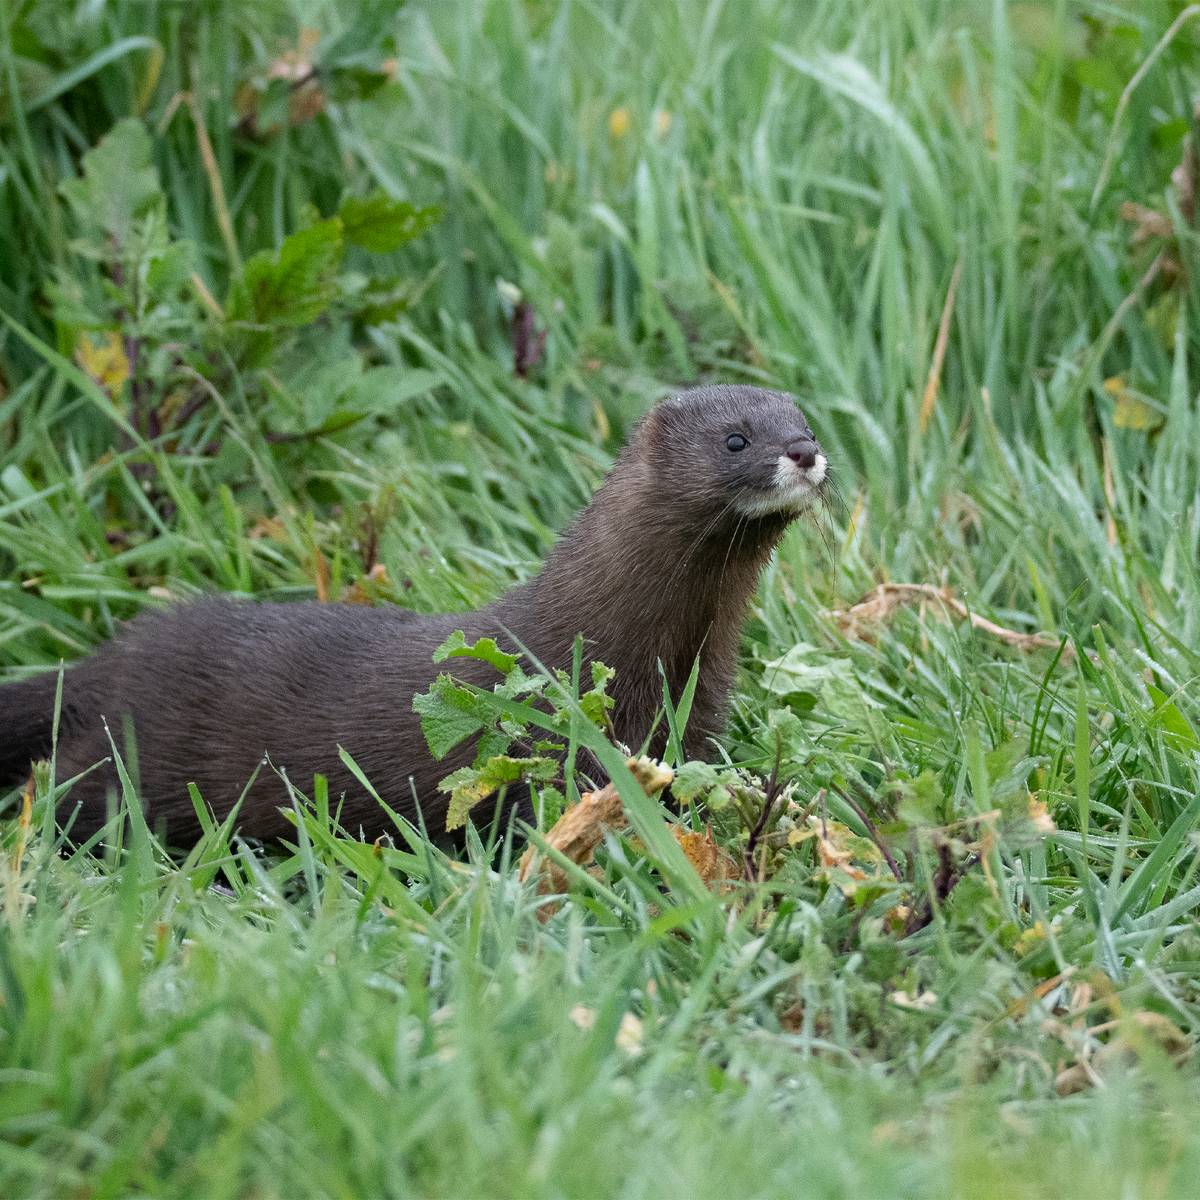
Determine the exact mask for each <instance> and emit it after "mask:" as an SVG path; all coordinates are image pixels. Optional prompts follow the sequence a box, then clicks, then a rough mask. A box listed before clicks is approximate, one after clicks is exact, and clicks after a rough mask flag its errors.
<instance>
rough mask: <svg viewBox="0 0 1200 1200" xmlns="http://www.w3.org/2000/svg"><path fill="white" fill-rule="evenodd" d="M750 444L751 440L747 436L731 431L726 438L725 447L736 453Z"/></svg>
mask: <svg viewBox="0 0 1200 1200" xmlns="http://www.w3.org/2000/svg"><path fill="white" fill-rule="evenodd" d="M748 445H750V442H749V441H748V440H747V439H746V438H744V437H742V435H741V434H740V433H731V434H730V435H729V436H728V437H727V438H726V439H725V448H726V449H727V450H732V451H733V452H734V453H735V454H736V453H737V452H738V451H739V450H745V448H746V447H747V446H748Z"/></svg>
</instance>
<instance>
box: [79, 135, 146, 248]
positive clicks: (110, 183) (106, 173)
mask: <svg viewBox="0 0 1200 1200" xmlns="http://www.w3.org/2000/svg"><path fill="white" fill-rule="evenodd" d="M152 153H153V144H152V143H151V141H150V135H149V134H148V133H147V132H146V127H145V126H144V125H143V124H142V123H141V121H139V120H137V119H136V118H134V117H126V118H125V120H123V121H118V122H117V124H116V125H114V126H113V127H112V129H110V130H109V131H108V133H106V134H105V135H104V137H102V138H101V139H100V141H99V142H98V143H97V144H96V145H95V146H94V147H92V149H91V150H89V151H88V152H87V153H86V154H85V155H84V156H83V174H82V176H81V177H79V178H78V179H68V180H67V181H65V182H64V183H63V184H62V185H61V186H60V189H59V190H60V191H61V192H62V194H63V196H65V197H66V200H67V203H68V204H69V205H70V206H71V208H72V209H73V210H74V213H75V217H76V219H77V220H78V221H79V224H80V226H81V228H82V229H84V230H85V231H86V232H88V233H91V234H93V235H100V236H102V237H104V238H107V239H111V241H113V242H115V243H116V245H117V246H118V247H121V246H124V245H125V243H126V242H128V241H129V238H130V235H131V234H132V233H133V227H134V223H135V222H136V221H137V220H138V219H139V218H141V217H144V216H145V215H146V214H147V213H148V212H149V211H150V210H151V209H152V208H153V207H154V205H155V204H157V203H159V202H160V200H161V198H162V190H161V188H160V187H159V183H158V172H157V171H156V170H155V169H154V165H153V162H152ZM108 252H109V253H111V247H109V248H108Z"/></svg>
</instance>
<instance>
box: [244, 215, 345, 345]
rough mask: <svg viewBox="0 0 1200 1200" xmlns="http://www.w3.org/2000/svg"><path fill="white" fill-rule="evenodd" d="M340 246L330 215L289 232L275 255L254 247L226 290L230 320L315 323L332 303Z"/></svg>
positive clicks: (264, 323)
mask: <svg viewBox="0 0 1200 1200" xmlns="http://www.w3.org/2000/svg"><path fill="white" fill-rule="evenodd" d="M343 249H344V247H343V242H342V223H341V221H340V220H338V218H337V217H331V218H330V219H329V220H328V221H318V222H317V224H315V225H310V226H309V227H308V228H307V229H301V230H300V231H299V232H298V233H293V234H292V235H291V237H289V238H286V239H285V240H284V243H283V245H282V246H280V247H279V252H278V253H277V254H271V253H270V252H269V251H266V250H262V251H259V253H258V254H256V255H254V256H253V258H251V259H249V260H248V261H247V263H246V265H245V267H244V268H243V270H242V275H241V278H240V279H238V281H237V282H236V283H235V284H234V286H233V289H232V290H231V292H230V297H229V303H228V305H227V312H228V314H229V319H230V321H242V322H248V323H249V324H252V325H258V326H271V325H277V326H278V325H283V326H290V327H293V328H296V327H299V326H301V325H308V324H310V323H311V322H312V321H315V320H316V319H317V318H318V317H319V316H320V315H321V314H322V313H323V312H325V310H326V309H327V308H328V307H329V306H330V304H331V303H332V302H333V298H334V293H335V290H336V283H337V268H338V264H339V263H340V262H341V261H342V253H343Z"/></svg>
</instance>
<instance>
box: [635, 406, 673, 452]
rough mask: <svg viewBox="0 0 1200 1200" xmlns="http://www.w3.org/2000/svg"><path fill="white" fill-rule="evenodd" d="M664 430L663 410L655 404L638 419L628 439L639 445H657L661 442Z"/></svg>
mask: <svg viewBox="0 0 1200 1200" xmlns="http://www.w3.org/2000/svg"><path fill="white" fill-rule="evenodd" d="M665 432H666V421H665V420H664V418H663V410H662V407H661V406H659V405H656V406H655V407H654V408H652V409H651V410H650V411H649V412H648V413H646V414H645V415H644V416H643V417H642V418H641V420H639V421H638V423H637V425H636V426H635V427H634V430H633V434H632V436H631V437H630V439H629V440H630V442H634V443H636V444H637V445H639V446H646V447H658V446H660V445H661V444H662V439H663V435H664V433H665Z"/></svg>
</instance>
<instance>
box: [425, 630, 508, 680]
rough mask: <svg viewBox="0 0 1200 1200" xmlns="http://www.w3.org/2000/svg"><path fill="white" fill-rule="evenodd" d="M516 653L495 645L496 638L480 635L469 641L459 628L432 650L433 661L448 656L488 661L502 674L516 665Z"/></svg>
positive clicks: (440, 660)
mask: <svg viewBox="0 0 1200 1200" xmlns="http://www.w3.org/2000/svg"><path fill="white" fill-rule="evenodd" d="M518 657H519V656H518V655H516V654H509V653H508V652H507V651H504V650H501V649H500V647H499V646H497V645H496V639H495V638H490V637H481V638H479V639H478V640H477V641H475V642H472V643H469V644H468V642H467V639H466V637H465V636H464V635H463V631H462V630H461V629H456V630H455V631H454V632H453V633H452V634H451V635H450V636H449V637H448V638H447V639H446V640H445V641H444V642H443V643H442V644H441V645H440V646H439V647H438V648H437V649H436V650H435V651H434V652H433V661H434V662H436V663H440V662H445V661H446V659H448V658H474V659H478V660H479V661H480V662H485V663H490V664H491V665H492V666H493V667H495V668H496V670H497V671H499V672H500V673H501V674H503V675H507V674H508V673H509V671H511V670H512V669H513V667H515V666H516V665H517V659H518Z"/></svg>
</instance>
